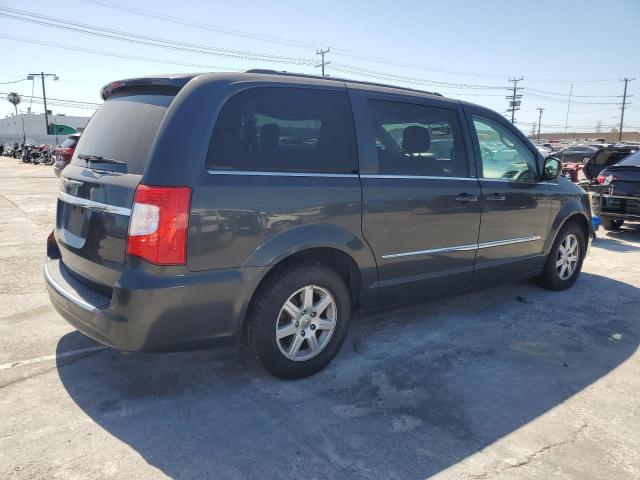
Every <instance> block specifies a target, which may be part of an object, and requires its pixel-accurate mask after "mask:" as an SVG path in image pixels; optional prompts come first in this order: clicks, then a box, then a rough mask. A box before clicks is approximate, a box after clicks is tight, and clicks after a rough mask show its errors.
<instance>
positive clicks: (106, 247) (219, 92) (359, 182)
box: [44, 70, 592, 378]
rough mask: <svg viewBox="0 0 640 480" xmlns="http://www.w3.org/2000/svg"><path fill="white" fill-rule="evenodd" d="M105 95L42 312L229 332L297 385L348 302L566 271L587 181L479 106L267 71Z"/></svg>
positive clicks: (72, 175) (74, 185) (127, 334)
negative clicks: (565, 174) (577, 179)
mask: <svg viewBox="0 0 640 480" xmlns="http://www.w3.org/2000/svg"><path fill="white" fill-rule="evenodd" d="M101 94H102V98H103V99H104V100H105V102H104V104H103V105H102V106H101V107H100V108H99V109H98V110H97V111H96V113H95V115H94V116H93V118H92V119H91V121H90V122H89V124H88V125H87V128H86V129H85V130H84V132H83V135H82V137H81V138H80V141H79V143H78V145H77V148H76V150H75V153H74V154H73V158H72V160H71V163H70V165H69V166H68V167H67V168H65V170H64V172H63V174H62V175H61V177H60V187H59V191H58V204H57V218H56V225H55V229H54V231H53V232H52V234H51V235H50V237H49V239H48V242H47V254H48V258H47V260H46V264H45V268H44V275H45V279H46V283H47V287H48V291H49V295H50V297H51V301H52V303H53V305H54V306H55V308H56V309H57V310H58V312H60V314H61V315H62V316H63V317H64V318H65V319H67V320H68V321H69V322H70V323H71V324H72V325H74V326H75V327H76V328H78V329H79V330H80V331H82V332H83V333H85V334H87V335H88V336H90V337H92V338H94V339H96V340H97V341H99V342H102V343H104V344H106V345H109V346H111V347H113V348H116V349H118V350H124V351H134V350H142V351H166V350H181V349H193V348H205V347H210V346H216V345H229V344H231V343H234V342H236V341H237V340H243V341H244V342H246V343H247V344H248V346H249V347H250V350H251V351H252V352H253V354H254V356H255V358H256V359H257V360H258V362H259V363H260V364H261V365H263V366H264V368H265V369H267V370H268V371H269V372H271V373H272V374H273V375H276V376H279V377H283V378H296V377H302V376H306V375H309V374H312V373H314V372H317V371H319V370H320V369H322V368H323V367H324V366H325V365H327V364H328V363H329V362H330V361H331V359H332V358H333V357H334V356H335V355H336V353H337V352H338V350H339V349H340V346H341V344H342V342H343V340H344V338H345V336H346V334H347V330H348V328H349V322H350V319H351V317H352V316H353V313H354V312H361V313H362V312H371V311H375V310H376V309H380V308H381V307H389V306H392V305H402V304H405V303H408V302H415V301H422V300H426V299H429V298H438V297H442V296H444V295H451V294H453V293H458V292H463V291H466V290H469V289H475V288H478V287H482V286H485V285H491V284H494V283H496V282H502V281H506V280H516V279H521V278H525V277H537V279H538V280H539V282H540V284H541V285H543V286H544V287H547V288H550V289H554V290H560V289H565V288H568V287H570V286H571V285H572V284H573V283H574V282H575V281H576V279H577V277H578V275H579V273H580V270H581V266H582V261H583V259H584V256H585V254H586V252H587V248H588V246H589V241H590V238H591V233H592V231H591V213H590V206H589V202H588V198H587V195H586V193H585V192H584V191H583V190H582V189H581V188H580V187H578V186H576V185H573V184H572V183H571V182H570V181H568V180H566V179H564V178H559V177H558V174H559V173H560V171H561V164H560V162H559V161H558V160H557V159H555V158H549V159H547V160H544V159H543V158H542V156H541V155H540V154H539V153H538V151H537V150H536V148H535V147H534V145H533V144H532V143H531V142H530V141H529V140H528V139H527V138H526V137H525V136H523V134H522V133H521V132H520V131H519V130H518V129H517V128H515V127H514V126H513V125H511V124H510V123H508V122H507V121H506V120H505V119H504V118H503V117H502V116H501V115H499V114H497V113H495V112H493V111H491V110H488V109H486V108H482V107H479V106H476V105H472V104H469V103H465V102H460V101H457V100H452V99H447V98H444V97H442V96H441V95H438V94H436V93H429V92H422V91H417V90H411V89H404V88H398V87H391V86H385V85H379V84H372V83H367V82H356V81H351V80H339V79H327V78H322V77H314V76H308V75H296V74H289V73H278V72H275V71H265V70H258V71H249V72H246V73H211V74H193V75H185V74H182V75H176V76H162V77H153V78H137V79H130V80H123V81H117V82H113V83H110V84H109V85H107V86H105V87H104V88H103V89H102V92H101Z"/></svg>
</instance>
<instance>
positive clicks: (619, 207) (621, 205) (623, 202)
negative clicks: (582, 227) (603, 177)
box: [600, 195, 640, 222]
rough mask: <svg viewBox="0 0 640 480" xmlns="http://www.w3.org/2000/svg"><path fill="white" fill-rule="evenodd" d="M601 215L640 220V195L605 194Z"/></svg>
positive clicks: (617, 218) (618, 218)
mask: <svg viewBox="0 0 640 480" xmlns="http://www.w3.org/2000/svg"><path fill="white" fill-rule="evenodd" d="M600 216H601V217H609V218H613V219H616V220H630V221H636V222H638V221H640V197H638V196H628V195H603V203H602V210H601V212H600Z"/></svg>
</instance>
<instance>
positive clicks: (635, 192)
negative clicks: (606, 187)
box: [602, 152, 640, 216]
mask: <svg viewBox="0 0 640 480" xmlns="http://www.w3.org/2000/svg"><path fill="white" fill-rule="evenodd" d="M602 175H607V176H610V178H607V179H605V180H603V181H604V182H606V183H610V185H611V196H609V197H605V202H604V205H603V209H604V210H605V211H608V212H612V213H620V214H629V215H638V216H640V152H638V153H636V154H635V155H632V156H631V157H627V158H626V159H624V160H623V161H622V162H620V163H618V164H617V165H614V166H612V167H609V168H607V169H606V171H605V172H603V173H602Z"/></svg>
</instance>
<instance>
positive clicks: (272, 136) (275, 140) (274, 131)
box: [260, 123, 280, 149]
mask: <svg viewBox="0 0 640 480" xmlns="http://www.w3.org/2000/svg"><path fill="white" fill-rule="evenodd" d="M279 143H280V125H278V124H277V123H266V124H264V125H263V126H262V128H261V129H260V146H261V147H262V148H263V149H265V148H266V149H275V148H276V147H277V146H278V144H279Z"/></svg>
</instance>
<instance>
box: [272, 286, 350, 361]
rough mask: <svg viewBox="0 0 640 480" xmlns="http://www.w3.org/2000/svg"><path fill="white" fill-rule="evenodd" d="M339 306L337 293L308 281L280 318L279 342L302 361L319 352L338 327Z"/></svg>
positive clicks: (285, 352)
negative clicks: (336, 299)
mask: <svg viewBox="0 0 640 480" xmlns="http://www.w3.org/2000/svg"><path fill="white" fill-rule="evenodd" d="M337 314H338V311H337V307H336V301H335V299H334V298H333V295H331V293H329V291H328V290H326V289H324V288H322V287H318V286H317V285H307V286H305V287H302V288H301V289H299V290H297V291H296V292H295V293H293V295H291V296H290V297H289V298H288V299H287V301H286V302H284V305H282V308H281V309H280V313H279V314H278V318H277V319H276V342H277V344H278V348H279V349H280V352H281V353H282V354H283V355H284V356H285V357H286V358H288V359H289V360H293V361H296V362H301V361H305V360H310V359H311V358H313V357H315V356H316V355H318V354H319V353H320V352H321V351H322V350H324V348H325V347H326V346H327V345H328V344H329V340H330V339H331V337H332V335H333V332H334V331H335V329H336V322H337Z"/></svg>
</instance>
